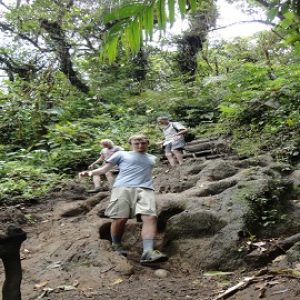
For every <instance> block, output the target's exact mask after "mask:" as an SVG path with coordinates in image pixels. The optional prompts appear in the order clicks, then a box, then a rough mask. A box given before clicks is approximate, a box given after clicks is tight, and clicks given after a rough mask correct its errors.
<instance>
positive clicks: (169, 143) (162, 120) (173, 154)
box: [157, 117, 188, 167]
mask: <svg viewBox="0 0 300 300" xmlns="http://www.w3.org/2000/svg"><path fill="white" fill-rule="evenodd" d="M157 121H158V124H159V126H160V127H161V129H162V131H163V135H164V138H165V139H164V141H163V142H160V144H162V145H163V147H164V149H165V155H166V157H167V159H168V161H169V163H170V165H171V166H172V167H174V166H175V165H176V164H177V163H178V164H179V165H182V163H183V157H182V150H183V148H184V146H185V141H184V135H185V134H186V133H187V132H188V129H187V128H186V127H184V126H183V125H182V124H180V123H179V122H171V121H170V119H169V118H168V117H159V118H157Z"/></svg>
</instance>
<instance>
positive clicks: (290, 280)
mask: <svg viewBox="0 0 300 300" xmlns="http://www.w3.org/2000/svg"><path fill="white" fill-rule="evenodd" d="M198 150H199V149H197V151H198ZM201 151H202V150H201ZM205 151H206V150H205ZM197 153H198V155H199V153H200V152H199V151H198V152H197ZM209 155H212V154H211V152H210V153H209ZM190 156H191V155H190ZM187 159H195V161H196V160H197V157H195V155H194V157H192V158H189V155H187ZM211 159H213V158H211ZM169 173H170V171H169V170H168V166H167V165H166V164H164V163H162V164H161V166H160V167H159V168H158V169H157V170H156V173H155V176H156V177H159V176H161V182H163V180H167V178H168V177H169ZM171 173H172V172H171ZM176 174H179V175H180V170H179V171H175V172H173V173H172V174H171V177H172V176H173V177H174V176H175V175H176ZM174 178H175V179H176V176H175V177H174ZM174 178H173V179H174ZM189 182H190V181H186V180H185V179H184V178H183V179H180V180H178V186H180V188H182V189H186V188H189V186H186V185H188V183H189ZM171 188H172V187H170V189H171ZM160 192H161V193H166V191H165V190H164V188H162V190H161V191H160ZM171 192H173V193H174V192H176V191H171ZM108 199H109V192H101V193H98V194H96V195H94V196H92V197H89V195H87V194H86V193H85V192H84V189H83V188H82V186H80V184H79V183H78V182H74V183H71V184H70V185H69V186H66V187H64V189H62V190H60V191H58V192H53V193H52V194H50V195H49V196H48V197H47V199H46V200H44V201H41V202H40V203H39V204H35V205H31V206H28V205H27V206H26V205H21V206H17V207H15V208H12V209H11V211H10V213H11V214H12V217H13V215H14V214H15V213H17V214H19V215H21V216H22V217H21V219H22V218H23V219H24V220H25V221H26V222H25V224H23V225H22V228H23V229H24V231H26V232H27V233H28V238H27V240H26V241H25V242H24V243H23V245H22V249H21V257H22V267H23V282H22V299H23V300H35V299H36V300H38V299H48V300H50V299H51V300H54V299H55V300H57V299H70V300H71V299H80V300H81V299H103V300H105V299H122V300H124V299H128V300H129V299H130V300H133V299H139V300H143V299H145V300H146V299H147V300H150V299H153V300H158V299H178V300H179V299H180V300H181V299H199V300H205V299H207V300H208V299H211V300H213V299H217V296H218V295H220V294H221V293H222V292H224V291H225V290H227V289H228V288H229V287H232V286H234V285H235V284H237V283H238V282H240V281H241V280H242V279H243V278H245V277H249V276H253V275H255V274H256V272H255V271H252V272H245V271H244V270H238V271H236V272H229V273H224V272H219V273H215V272H205V271H203V270H202V269H201V268H200V267H199V266H198V265H197V263H196V262H195V265H193V266H192V267H191V265H190V264H188V263H186V261H185V257H186V253H177V254H176V255H174V254H173V253H172V252H170V253H168V254H169V256H170V259H169V261H168V262H166V263H163V264H161V265H156V266H152V267H149V266H148V267H147V266H141V265H140V263H139V257H140V254H141V240H140V230H141V225H140V224H139V223H136V222H135V221H134V220H131V221H130V222H128V224H127V229H126V234H125V236H124V241H126V243H125V246H127V247H128V248H129V256H128V259H125V258H123V257H120V256H118V255H117V254H116V253H114V252H112V251H111V246H110V241H109V240H108V239H109V225H110V221H109V219H106V218H102V216H103V215H102V212H103V209H104V208H105V207H106V205H107V201H108ZM2 211H4V208H2ZM163 239H164V236H163V232H162V233H160V235H159V236H158V239H157V246H158V247H159V248H161V249H162V250H165V249H164V248H162V247H164V244H163ZM195 251H197V249H196V250H194V252H191V253H193V255H195V254H197V253H196V252H195ZM191 260H192V258H191ZM158 269H163V270H165V271H166V272H165V273H164V274H163V275H164V276H161V277H158V275H157V274H156V273H157V270H158ZM211 271H216V270H211ZM3 279H4V278H3V267H2V265H1V266H0V284H2V282H3ZM260 298H263V299H272V300H279V299H285V300H286V299H300V285H299V279H298V278H295V277H293V276H290V275H289V274H280V275H278V274H277V275H276V274H271V273H269V272H264V274H262V275H260V276H257V278H255V279H254V280H253V281H251V283H250V284H249V286H248V287H246V288H244V289H242V290H241V291H238V292H237V293H234V294H233V295H232V296H230V297H229V299H235V300H247V299H249V300H250V299H260ZM224 299H225V298H224Z"/></svg>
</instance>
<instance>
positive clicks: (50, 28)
mask: <svg viewBox="0 0 300 300" xmlns="http://www.w3.org/2000/svg"><path fill="white" fill-rule="evenodd" d="M40 24H41V27H42V28H43V29H45V30H46V31H47V32H48V34H49V36H50V38H51V39H52V41H53V42H54V44H55V47H56V49H55V50H56V53H57V55H58V59H59V63H60V70H61V71H62V72H63V73H64V74H65V75H66V77H67V78H68V79H69V80H70V82H71V84H72V85H74V86H75V87H77V88H78V89H79V90H80V91H82V92H83V93H88V92H89V87H88V86H87V85H86V84H85V83H84V82H83V81H81V79H80V78H79V76H78V74H77V72H76V71H75V70H74V68H73V63H72V59H71V54H70V52H69V50H70V48H71V46H70V44H68V42H67V41H66V37H65V34H64V31H63V29H62V28H61V26H60V24H59V23H57V22H51V21H49V20H46V19H42V20H41V22H40Z"/></svg>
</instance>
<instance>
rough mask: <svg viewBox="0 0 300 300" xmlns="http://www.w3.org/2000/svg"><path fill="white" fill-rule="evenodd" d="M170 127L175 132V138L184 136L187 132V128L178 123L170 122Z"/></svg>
mask: <svg viewBox="0 0 300 300" xmlns="http://www.w3.org/2000/svg"><path fill="white" fill-rule="evenodd" d="M172 126H173V128H174V129H176V130H177V134H176V135H177V136H179V135H184V134H186V133H187V132H188V131H189V129H188V128H186V127H184V126H183V125H182V124H180V123H179V122H172Z"/></svg>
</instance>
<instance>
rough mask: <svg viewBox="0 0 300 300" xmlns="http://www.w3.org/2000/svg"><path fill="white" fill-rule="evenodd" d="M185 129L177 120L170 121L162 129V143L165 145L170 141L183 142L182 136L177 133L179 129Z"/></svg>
mask: <svg viewBox="0 0 300 300" xmlns="http://www.w3.org/2000/svg"><path fill="white" fill-rule="evenodd" d="M182 129H185V127H184V126H183V125H182V124H181V123H179V122H170V123H169V125H168V126H167V127H166V128H164V129H163V134H164V137H165V141H164V143H163V145H164V146H165V145H167V144H169V143H172V142H174V141H180V140H182V142H184V136H182V135H177V133H178V131H179V130H182Z"/></svg>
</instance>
